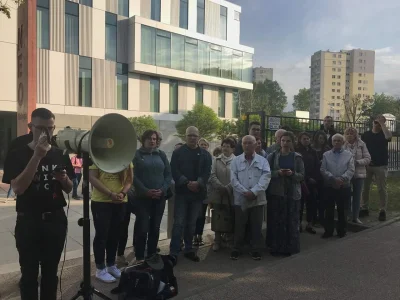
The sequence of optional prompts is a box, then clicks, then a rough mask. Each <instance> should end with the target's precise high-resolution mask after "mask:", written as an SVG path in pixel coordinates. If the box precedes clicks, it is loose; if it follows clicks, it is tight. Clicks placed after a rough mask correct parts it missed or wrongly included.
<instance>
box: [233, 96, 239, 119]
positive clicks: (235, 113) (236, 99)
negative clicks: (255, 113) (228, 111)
mask: <svg viewBox="0 0 400 300" xmlns="http://www.w3.org/2000/svg"><path fill="white" fill-rule="evenodd" d="M239 99H240V95H239V91H238V90H234V91H233V92H232V118H239V117H240V108H239Z"/></svg>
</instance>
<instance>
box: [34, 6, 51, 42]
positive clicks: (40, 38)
mask: <svg viewBox="0 0 400 300" xmlns="http://www.w3.org/2000/svg"><path fill="white" fill-rule="evenodd" d="M36 42H37V47H38V48H41V49H50V33H49V0H38V1H37V7H36Z"/></svg>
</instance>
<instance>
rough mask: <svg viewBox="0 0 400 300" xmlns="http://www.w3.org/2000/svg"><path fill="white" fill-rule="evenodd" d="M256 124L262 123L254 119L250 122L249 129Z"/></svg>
mask: <svg viewBox="0 0 400 300" xmlns="http://www.w3.org/2000/svg"><path fill="white" fill-rule="evenodd" d="M254 125H256V126H261V123H260V122H258V121H253V122H251V123H250V124H249V129H250V128H251V127H253V126H254Z"/></svg>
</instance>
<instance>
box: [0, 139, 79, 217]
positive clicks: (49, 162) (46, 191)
mask: <svg viewBox="0 0 400 300" xmlns="http://www.w3.org/2000/svg"><path fill="white" fill-rule="evenodd" d="M33 152H34V151H33V150H32V149H31V148H29V146H28V145H24V146H21V147H19V148H17V149H14V150H11V151H10V153H8V156H7V159H8V160H9V161H8V162H7V164H5V168H4V175H3V181H4V182H11V180H13V179H15V178H17V177H18V176H19V174H21V173H22V171H23V170H24V169H25V167H26V165H27V164H28V162H29V160H30V159H31V158H32V155H33ZM56 167H64V168H65V170H66V171H67V174H68V177H69V178H70V179H73V178H74V177H75V173H74V169H73V167H72V164H71V161H70V159H69V156H68V154H66V155H64V154H63V151H62V150H60V149H58V148H55V147H52V148H51V149H50V150H49V152H47V155H46V156H45V157H44V158H43V159H42V160H41V161H40V163H39V166H38V169H37V172H36V175H35V177H34V179H33V181H32V183H31V184H30V186H29V187H28V189H27V190H26V191H25V193H23V194H22V195H18V196H17V205H16V209H17V211H18V212H48V211H55V210H58V209H61V208H63V207H64V206H65V205H66V202H65V199H64V194H63V192H62V187H61V183H60V182H58V181H56V180H53V176H52V172H53V170H54V169H55V168H56Z"/></svg>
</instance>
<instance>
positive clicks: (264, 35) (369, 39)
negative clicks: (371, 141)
mask: <svg viewBox="0 0 400 300" xmlns="http://www.w3.org/2000/svg"><path fill="white" fill-rule="evenodd" d="M229 1H230V2H233V3H236V4H238V5H240V6H241V7H242V15H241V37H240V43H241V44H243V45H246V46H250V47H253V48H254V49H255V55H254V61H253V64H254V67H258V66H263V67H269V68H274V80H276V81H278V83H279V84H280V85H281V87H282V88H283V89H284V91H285V93H286V96H287V98H288V106H287V108H286V109H285V110H286V111H290V110H292V103H293V96H294V95H295V94H297V92H298V90H299V89H301V88H304V87H306V88H309V87H310V69H309V66H310V61H311V55H312V54H313V53H314V52H316V51H319V50H331V51H338V50H341V49H346V50H348V49H353V48H362V49H367V50H375V51H376V53H375V91H376V92H378V93H381V92H383V93H386V94H391V95H394V96H400V25H399V19H398V16H399V11H400V1H399V0H379V1H377V0H373V1H370V2H369V1H365V0H229Z"/></svg>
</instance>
